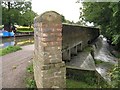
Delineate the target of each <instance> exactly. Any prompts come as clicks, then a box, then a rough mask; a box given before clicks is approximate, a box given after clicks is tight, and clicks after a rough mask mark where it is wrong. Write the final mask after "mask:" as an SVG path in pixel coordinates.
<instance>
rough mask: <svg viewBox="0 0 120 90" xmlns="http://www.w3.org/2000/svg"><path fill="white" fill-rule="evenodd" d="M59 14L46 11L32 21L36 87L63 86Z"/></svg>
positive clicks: (64, 76)
mask: <svg viewBox="0 0 120 90" xmlns="http://www.w3.org/2000/svg"><path fill="white" fill-rule="evenodd" d="M61 32H62V22H61V15H59V14H58V13H56V12H54V11H48V12H45V13H43V14H42V15H41V16H38V17H36V18H35V21H34V39H35V50H34V60H33V66H34V77H35V81H36V84H37V88H65V87H66V68H65V64H64V62H63V61H62V52H61V49H62V34H61Z"/></svg>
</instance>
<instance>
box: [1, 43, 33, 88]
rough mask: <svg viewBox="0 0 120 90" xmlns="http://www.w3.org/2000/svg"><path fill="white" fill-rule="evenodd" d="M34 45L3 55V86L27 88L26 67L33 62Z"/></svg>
mask: <svg viewBox="0 0 120 90" xmlns="http://www.w3.org/2000/svg"><path fill="white" fill-rule="evenodd" d="M33 50H34V45H28V46H23V47H22V50H20V51H17V52H14V53H10V54H7V55H5V56H2V57H1V58H2V59H1V60H2V88H25V87H26V84H25V78H26V74H27V73H26V67H27V66H28V65H29V64H31V62H32V58H33Z"/></svg>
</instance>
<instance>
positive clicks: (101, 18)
mask: <svg viewBox="0 0 120 90" xmlns="http://www.w3.org/2000/svg"><path fill="white" fill-rule="evenodd" d="M82 11H83V14H82V17H84V20H85V21H89V22H94V25H95V26H100V29H101V34H103V35H104V36H105V37H107V38H108V39H110V40H111V41H112V43H113V44H115V45H116V46H117V48H119V47H120V2H83V9H82Z"/></svg>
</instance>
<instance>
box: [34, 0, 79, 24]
mask: <svg viewBox="0 0 120 90" xmlns="http://www.w3.org/2000/svg"><path fill="white" fill-rule="evenodd" d="M76 1H77V0H32V10H33V11H35V12H36V13H38V14H39V15H40V14H42V13H44V12H45V11H50V10H52V11H56V12H58V13H59V14H62V15H64V16H65V18H66V19H67V20H70V21H74V22H77V21H79V16H80V13H79V12H80V11H79V8H80V6H81V4H80V3H76Z"/></svg>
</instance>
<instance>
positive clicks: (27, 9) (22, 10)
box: [2, 1, 37, 26]
mask: <svg viewBox="0 0 120 90" xmlns="http://www.w3.org/2000/svg"><path fill="white" fill-rule="evenodd" d="M31 8H32V7H31V2H30V1H29V2H26V1H23V2H16V1H12V2H9V3H8V2H7V1H3V2H2V24H4V25H9V24H10V25H11V24H13V25H14V24H18V25H25V26H31V24H33V19H34V17H35V16H36V15H37V14H36V13H35V12H34V11H32V10H31Z"/></svg>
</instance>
